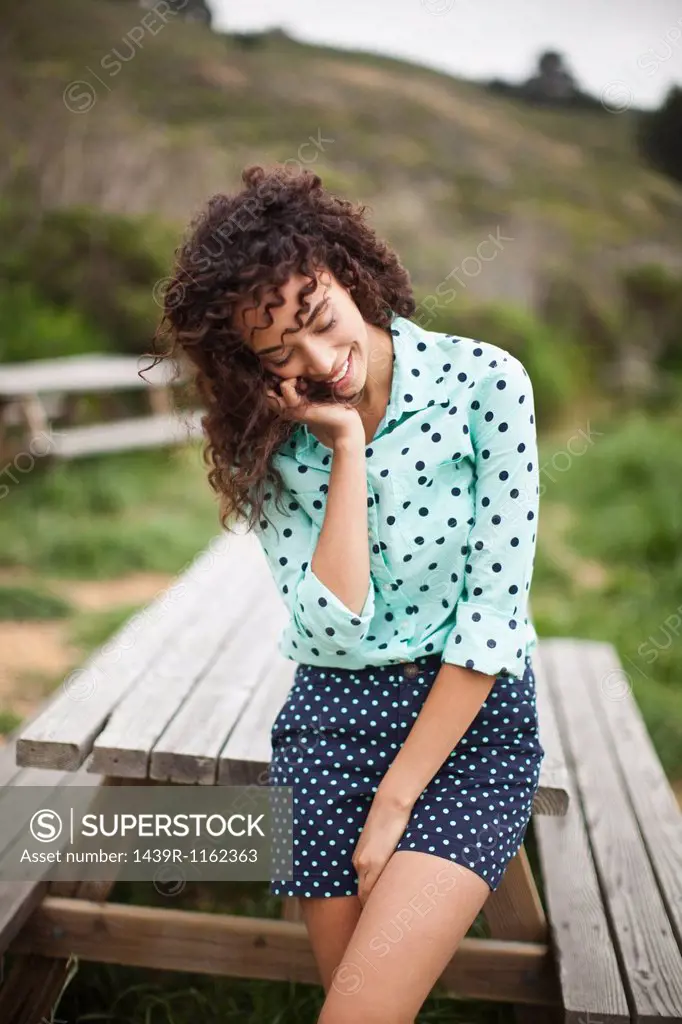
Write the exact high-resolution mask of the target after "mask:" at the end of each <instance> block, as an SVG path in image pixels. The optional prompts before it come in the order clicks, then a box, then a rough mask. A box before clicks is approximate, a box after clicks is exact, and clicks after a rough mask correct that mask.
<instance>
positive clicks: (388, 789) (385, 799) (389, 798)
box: [373, 776, 416, 811]
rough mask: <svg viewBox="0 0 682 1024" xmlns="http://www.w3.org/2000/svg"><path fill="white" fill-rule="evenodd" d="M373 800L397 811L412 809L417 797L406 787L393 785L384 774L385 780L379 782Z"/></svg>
mask: <svg viewBox="0 0 682 1024" xmlns="http://www.w3.org/2000/svg"><path fill="white" fill-rule="evenodd" d="M373 802H374V803H377V804H379V805H380V806H381V807H387V808H390V809H392V810H395V811H411V810H412V808H413V807H414V805H415V803H416V797H414V796H413V795H412V794H411V793H408V792H406V791H405V790H404V789H403V790H399V789H398V788H397V787H396V786H392V785H391V783H390V781H389V780H388V776H384V781H382V782H380V783H379V785H378V787H377V791H376V793H375V794H374V801H373Z"/></svg>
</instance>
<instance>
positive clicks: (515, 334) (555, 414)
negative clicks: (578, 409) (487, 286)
mask: <svg viewBox="0 0 682 1024" xmlns="http://www.w3.org/2000/svg"><path fill="white" fill-rule="evenodd" d="M415 322H417V323H419V322H420V318H419V312H417V314H416V315H415ZM421 322H422V323H423V325H424V326H425V327H426V329H427V330H429V331H442V332H446V333H448V334H454V335H455V336H457V335H459V336H460V337H469V338H475V339H477V340H479V341H488V342H492V344H494V345H499V346H500V348H503V349H505V350H506V351H507V352H510V353H511V354H512V355H514V356H516V357H517V358H518V359H520V360H521V362H522V363H523V365H524V366H525V368H526V370H527V371H528V374H529V376H530V378H531V381H532V383H533V391H534V395H535V407H536V412H537V418H538V425H539V427H546V426H548V425H551V424H553V423H554V422H556V421H558V420H560V419H561V418H562V416H563V415H564V414H565V413H566V412H567V411H569V410H571V409H572V408H573V406H574V405H575V403H576V402H578V401H579V400H582V397H587V391H588V387H587V380H588V376H589V375H588V373H587V366H586V360H585V357H584V355H583V353H581V351H580V349H579V347H578V346H577V345H576V344H575V343H574V342H573V341H572V339H571V338H570V336H569V335H568V333H567V332H565V331H564V332H562V331H560V330H557V329H550V328H548V327H547V326H546V325H545V324H543V323H542V322H541V321H540V320H538V319H537V317H535V316H533V314H532V313H530V312H528V311H526V310H523V309H521V308H520V307H515V306H510V305H506V304H503V303H490V304H486V305H481V306H474V305H472V306H461V307H459V308H458V309H457V310H456V311H454V310H453V311H452V312H451V311H449V310H448V311H445V310H441V312H439V313H437V314H436V316H435V317H434V318H433V319H432V320H430V321H429V322H428V323H427V322H426V321H425V320H424V321H421Z"/></svg>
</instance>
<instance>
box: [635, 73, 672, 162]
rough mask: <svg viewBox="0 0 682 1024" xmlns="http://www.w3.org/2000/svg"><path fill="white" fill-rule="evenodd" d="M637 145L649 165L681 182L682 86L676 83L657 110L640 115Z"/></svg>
mask: <svg viewBox="0 0 682 1024" xmlns="http://www.w3.org/2000/svg"><path fill="white" fill-rule="evenodd" d="M637 145H638V148H639V151H640V153H641V155H642V156H643V157H644V158H645V159H646V160H648V161H649V163H650V164H652V165H653V166H654V167H656V168H657V169H658V170H659V171H662V172H663V173H664V174H667V175H669V176H670V177H671V178H674V179H675V180H676V181H682V88H680V87H679V86H673V87H672V88H671V89H670V91H669V92H668V94H667V96H666V98H665V100H664V101H663V103H662V104H661V106H660V107H659V109H658V110H654V111H652V112H644V113H641V114H640V117H639V121H638V123H637Z"/></svg>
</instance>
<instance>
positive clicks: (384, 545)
mask: <svg viewBox="0 0 682 1024" xmlns="http://www.w3.org/2000/svg"><path fill="white" fill-rule="evenodd" d="M391 333H392V336H393V348H394V352H393V378H392V384H391V395H390V399H389V402H388V405H387V408H386V411H385V413H384V417H383V419H382V420H381V422H380V423H379V425H378V427H377V430H376V433H375V436H374V438H373V439H372V441H371V442H370V444H368V445H367V447H366V449H365V458H366V466H367V506H368V508H367V513H368V527H369V541H368V542H369V546H370V574H371V579H370V587H369V590H368V593H367V598H366V600H365V604H364V607H363V608H362V610H361V611H360V612H355V611H353V610H351V609H349V608H348V607H346V605H345V604H344V603H343V602H342V601H341V600H339V598H338V597H337V596H336V594H334V593H333V591H331V590H329V589H328V588H327V587H326V586H325V585H324V584H323V583H322V581H321V580H319V579H318V578H317V577H316V576H315V574H314V572H313V571H312V569H311V566H310V563H311V560H312V556H313V553H314V551H315V546H316V544H317V540H318V538H319V535H320V530H321V528H322V523H323V519H324V514H325V504H326V495H327V491H328V487H329V475H330V470H331V461H332V458H333V453H332V451H331V449H329V448H327V447H326V446H325V445H324V444H322V443H321V442H320V441H318V439H317V438H316V437H315V436H314V435H313V434H312V433H311V432H310V431H309V430H308V428H307V426H306V425H305V424H300V425H299V426H298V427H297V428H296V429H295V431H294V432H293V434H292V435H291V437H290V438H289V439H288V440H287V441H286V442H285V443H284V445H282V447H281V448H280V449H279V450H278V451H277V452H276V453H275V455H274V456H273V464H274V465H276V467H277V468H278V469H279V471H280V472H281V473H282V476H283V478H284V482H285V485H286V491H285V494H284V496H283V499H282V502H281V504H282V505H283V507H284V508H285V509H286V512H287V513H288V514H286V515H285V514H283V513H282V512H280V511H279V510H278V509H277V508H276V507H275V504H274V487H273V488H272V491H270V490H268V491H267V492H266V500H265V506H264V509H265V513H266V514H265V517H261V518H260V520H259V523H258V524H257V526H256V529H255V532H256V535H257V536H258V539H259V541H260V544H261V546H262V549H263V551H264V553H265V556H266V559H267V562H268V565H269V567H270V571H271V573H272V575H273V578H274V580H275V583H276V585H277V587H278V589H279V592H280V594H281V595H282V598H283V600H284V601H285V603H286V606H287V608H288V610H289V613H290V619H289V623H288V625H287V626H286V627H285V629H284V630H283V632H282V634H281V637H280V639H279V643H278V649H279V651H280V652H281V653H282V654H283V655H284V657H286V658H290V659H291V660H293V661H296V662H299V663H303V664H310V665H320V666H338V667H346V668H352V669H358V668H364V667H366V666H371V665H386V664H391V663H397V662H405V661H413V660H414V659H415V658H417V657H420V656H423V655H427V654H433V653H436V652H439V653H440V654H441V661H442V662H448V663H450V664H453V665H461V666H464V667H466V668H471V669H476V670H478V671H479V672H484V673H486V674H488V675H496V676H497V675H508V676H513V677H517V678H521V677H522V676H523V672H524V667H525V658H526V656H527V655H530V654H531V653H532V651H533V649H534V648H535V646H536V644H537V635H536V632H535V629H534V626H533V623H532V620H531V618H530V615H529V610H528V596H529V590H530V584H531V578H532V572H533V562H534V556H535V547H536V531H537V521H538V505H539V470H538V452H537V441H536V425H535V415H534V403H533V388H532V385H531V381H530V378H529V376H528V373H527V371H526V369H525V367H524V366H523V364H522V363H521V362H520V361H519V359H517V358H516V357H515V356H513V355H511V353H509V352H506V351H505V350H504V349H502V348H500V347H498V346H497V345H494V344H491V343H490V342H483V341H476V340H474V339H472V338H460V337H456V336H453V335H450V334H441V333H438V332H435V331H427V330H425V329H423V328H421V327H419V326H418V325H417V324H415V323H414V322H413V321H411V320H409V319H407V318H405V317H400V316H394V317H393V319H392V324H391ZM268 520H269V521H268Z"/></svg>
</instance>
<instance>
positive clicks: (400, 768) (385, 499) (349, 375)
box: [163, 166, 544, 1024]
mask: <svg viewBox="0 0 682 1024" xmlns="http://www.w3.org/2000/svg"><path fill="white" fill-rule="evenodd" d="M242 180H243V188H242V189H241V190H240V191H239V192H238V193H237V194H234V195H230V196H228V195H217V196H214V197H213V198H212V199H211V200H210V201H209V203H208V205H207V208H206V209H205V210H204V211H203V212H202V213H201V214H200V216H199V217H198V218H197V219H196V220H195V221H194V223H193V224H192V226H191V230H190V232H189V234H188V238H187V239H186V241H185V242H184V244H183V245H182V246H181V247H180V249H179V250H178V253H177V265H176V269H175V272H174V276H173V278H172V279H171V283H170V286H169V288H168V290H167V292H166V300H165V303H166V304H165V310H164V321H163V323H164V324H165V327H166V329H167V330H168V331H169V332H170V335H171V337H172V339H173V342H174V346H175V351H176V353H179V354H180V356H181V357H187V358H188V359H189V365H190V366H191V367H192V368H193V370H194V376H195V379H196V383H197V386H198V389H199V393H200V395H201V397H202V399H203V402H204V405H205V408H206V417H205V420H204V425H205V429H206V433H207V436H208V440H209V445H208V451H209V453H210V462H211V466H210V471H209V481H210V483H211V486H212V487H213V489H214V490H215V491H216V492H217V493H218V494H219V496H220V498H221V519H222V522H223V524H224V525H227V522H228V520H232V519H234V518H235V517H236V516H239V517H244V518H246V519H248V520H249V526H250V527H251V528H253V529H255V531H256V533H257V536H258V538H259V540H260V543H261V544H262V547H263V551H264V553H265V556H266V557H267V560H268V564H269V566H270V570H271V572H272V574H273V576H274V579H275V581H276V583H277V585H278V587H279V590H280V593H281V595H282V598H283V600H284V601H285V602H286V604H287V607H288V609H289V611H290V615H291V617H290V621H289V624H288V626H287V628H286V629H285V631H284V633H283V635H282V637H281V639H280V643H279V648H280V651H281V652H282V654H283V655H284V656H286V657H287V658H290V659H292V660H293V661H295V662H296V663H297V667H296V670H295V676H294V684H293V687H292V689H291V691H290V693H289V696H288V698H287V700H286V703H285V704H284V707H282V708H281V709H280V711H279V714H278V715H277V717H276V719H275V721H274V723H273V726H272V733H271V735H272V748H273V755H272V763H271V780H270V781H271V782H272V783H273V784H274V785H278V786H279V785H281V786H291V787H292V791H293V829H292V832H293V835H289V836H288V837H287V836H284V838H288V839H289V840H290V841H292V842H293V864H294V871H293V879H288V880H287V879H284V878H282V879H273V880H272V883H271V891H272V892H273V893H275V894H281V895H285V894H286V895H295V896H298V897H300V901H301V906H302V913H303V917H304V920H305V923H306V926H307V929H308V932H309V935H310V940H311V944H312V948H313V951H314V955H315V957H316V961H317V963H318V965H319V969H320V974H321V977H322V981H323V984H324V988H325V992H326V1000H325V1003H324V1008H323V1010H322V1015H321V1016H320V1018H319V1020H320V1021H321V1022H324V1024H339V1022H342V1021H343V1022H346V1021H351V1020H352V1021H354V1022H357V1021H362V1024H371V1022H374V1021H377V1022H378V1021H381V1024H393V1022H408V1021H413V1020H414V1018H415V1015H416V1014H417V1012H418V1010H419V1008H420V1006H421V1005H422V1003H423V1001H424V1000H425V998H426V997H427V996H428V994H429V992H430V990H431V988H432V987H433V985H434V983H435V982H436V981H437V979H438V977H439V976H440V974H441V972H442V971H443V969H444V968H445V966H446V965H447V963H448V962H449V961H450V959H451V958H452V956H453V954H454V953H455V951H456V949H457V947H458V945H459V943H460V941H461V939H462V938H463V936H464V935H465V934H466V932H467V931H468V929H469V927H470V925H471V924H472V922H473V920H474V918H475V917H476V915H477V914H478V912H479V911H480V909H481V907H482V905H483V903H484V902H485V900H486V898H487V896H488V895H489V893H490V892H491V891H492V890H494V889H496V888H497V887H498V885H499V883H500V880H501V878H502V875H503V873H504V871H505V868H506V866H507V864H508V863H509V861H510V859H511V858H512V857H514V855H515V854H516V853H517V851H518V849H519V847H520V845H521V843H522V841H523V838H524V834H525V831H526V829H527V826H528V822H529V818H530V812H531V804H532V801H533V796H534V794H535V792H536V790H537V786H538V779H539V769H540V763H541V761H542V758H543V756H544V750H543V748H542V746H541V744H540V741H539V737H538V721H537V712H536V704H535V687H534V677H533V670H532V665H531V654H532V651H533V649H534V647H535V645H536V642H537V637H536V634H535V630H534V628H533V624H532V622H531V620H530V619H529V617H528V608H527V600H528V590H529V587H530V581H531V575H532V567H533V560H534V553H535V540H536V529H537V512H538V495H539V487H538V457H537V448H536V430H535V418H534V410H533V390H532V386H531V382H530V380H529V377H528V375H527V373H526V370H525V369H524V367H523V365H522V364H521V363H520V362H519V360H518V359H516V358H515V357H514V356H512V355H511V354H510V353H508V352H506V351H504V350H503V349H502V348H499V347H498V346H496V345H494V344H493V343H491V342H484V341H475V340H472V339H469V338H460V337H457V336H453V335H449V334H442V333H437V332H431V331H428V330H425V329H422V328H421V327H420V326H419V325H418V324H417V323H416V322H415V321H413V320H411V319H410V316H411V315H412V314H414V312H415V302H414V299H413V296H412V291H411V287H410V283H409V276H408V273H407V272H406V270H405V269H404V268H403V267H402V266H401V263H400V261H399V259H398V257H397V255H396V254H395V253H394V252H392V251H391V249H390V248H389V247H388V246H387V245H386V244H385V243H384V242H382V241H381V240H379V239H378V238H377V237H376V235H375V233H374V232H373V231H372V229H371V228H370V226H369V225H368V224H367V222H366V220H365V219H364V212H365V207H363V206H356V205H353V204H352V203H350V202H348V201H346V200H343V199H340V198H338V197H337V196H335V195H333V194H331V193H330V192H328V191H327V190H325V189H324V187H323V186H322V183H321V180H320V178H319V177H318V176H317V175H316V174H314V173H312V172H310V171H305V172H303V173H300V174H293V173H287V172H286V171H285V170H284V169H282V168H280V167H279V166H275V167H274V168H271V169H270V170H265V169H263V168H261V167H258V166H256V167H250V168H247V169H245V170H244V172H243V175H242Z"/></svg>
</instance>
